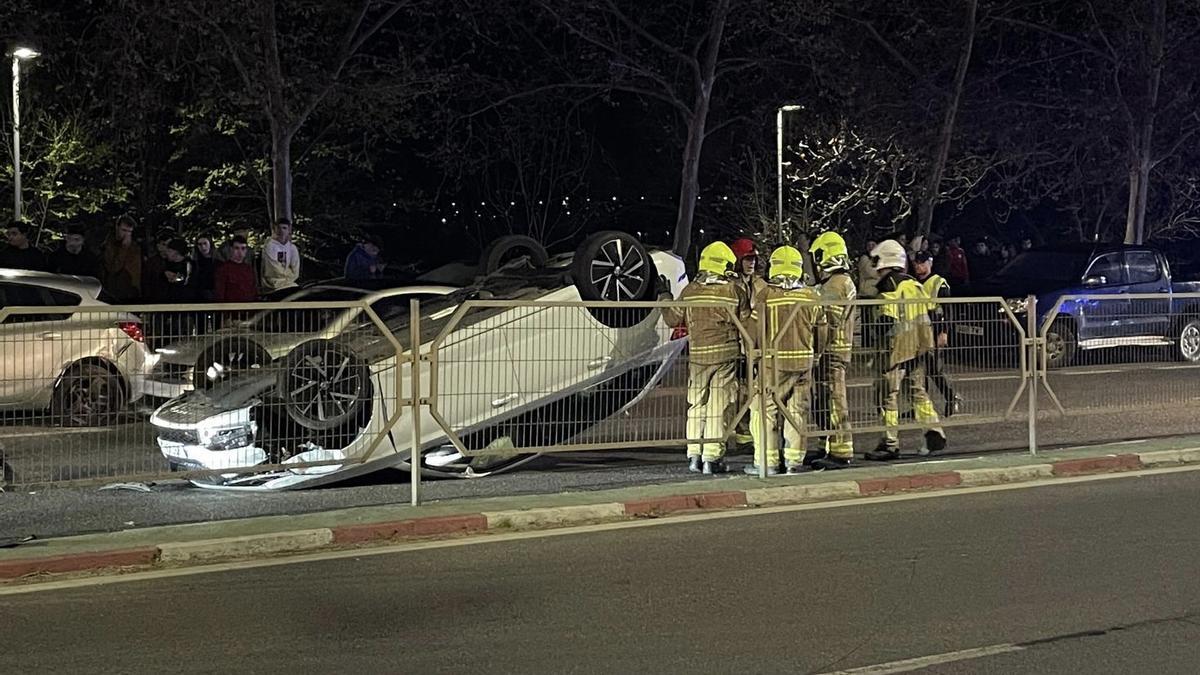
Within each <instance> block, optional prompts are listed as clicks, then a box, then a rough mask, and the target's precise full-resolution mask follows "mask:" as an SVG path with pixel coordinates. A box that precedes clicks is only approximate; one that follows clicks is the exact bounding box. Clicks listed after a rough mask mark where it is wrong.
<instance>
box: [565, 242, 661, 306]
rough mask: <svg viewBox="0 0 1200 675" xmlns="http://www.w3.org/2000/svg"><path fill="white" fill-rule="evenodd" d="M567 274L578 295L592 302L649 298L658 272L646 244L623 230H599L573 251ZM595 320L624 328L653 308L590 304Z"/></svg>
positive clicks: (651, 298) (652, 293)
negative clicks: (594, 306)
mask: <svg viewBox="0 0 1200 675" xmlns="http://www.w3.org/2000/svg"><path fill="white" fill-rule="evenodd" d="M571 278H572V279H573V280H574V282H575V288H576V289H578V291H579V297H580V298H582V299H583V300H586V301H591V302H596V301H605V302H630V301H638V300H653V299H654V296H655V286H656V284H657V281H658V273H657V272H656V271H655V269H654V260H653V259H651V258H650V253H649V252H648V251H646V247H645V246H642V243H641V242H640V241H638V240H637V238H635V237H633V236H632V235H629V234H626V233H624V232H617V231H608V232H599V233H597V234H594V235H592V236H590V237H588V238H587V239H586V240H584V242H583V243H582V244H580V246H579V248H578V249H576V251H575V257H574V259H573V260H572V262H571ZM589 311H590V312H591V313H592V316H594V317H595V318H596V319H597V320H598V321H600V322H601V323H603V324H604V325H606V326H608V327H610V328H628V327H630V326H634V325H637V324H639V323H641V322H642V321H645V320H646V318H647V317H648V316H650V315H651V314H652V313H653V312H654V310H651V309H645V308H636V309H618V308H608V307H605V308H591V309H590V310H589Z"/></svg>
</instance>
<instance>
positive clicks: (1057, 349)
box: [1046, 319, 1077, 368]
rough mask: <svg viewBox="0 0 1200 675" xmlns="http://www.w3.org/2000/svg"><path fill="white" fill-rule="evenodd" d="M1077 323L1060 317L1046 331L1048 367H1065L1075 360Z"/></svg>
mask: <svg viewBox="0 0 1200 675" xmlns="http://www.w3.org/2000/svg"><path fill="white" fill-rule="evenodd" d="M1076 349H1077V344H1076V337H1075V324H1073V323H1071V322H1070V321H1066V320H1062V319H1058V320H1056V321H1055V322H1054V323H1052V324H1050V330H1048V331H1046V367H1047V368H1065V367H1066V366H1069V365H1071V364H1072V363H1074V362H1075V354H1076Z"/></svg>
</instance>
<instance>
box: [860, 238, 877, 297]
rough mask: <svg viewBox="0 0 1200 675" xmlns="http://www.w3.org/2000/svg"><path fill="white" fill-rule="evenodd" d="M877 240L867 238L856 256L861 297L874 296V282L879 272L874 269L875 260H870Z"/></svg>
mask: <svg viewBox="0 0 1200 675" xmlns="http://www.w3.org/2000/svg"><path fill="white" fill-rule="evenodd" d="M876 246H878V242H876V241H875V240H874V239H869V240H867V248H866V249H865V251H864V253H863V254H862V255H861V256H859V257H858V295H859V297H861V298H873V297H875V283H876V282H878V281H879V273H878V272H876V271H875V262H874V261H873V260H871V251H874V250H875V247H876Z"/></svg>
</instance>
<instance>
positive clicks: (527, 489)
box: [0, 363, 1200, 537]
mask: <svg viewBox="0 0 1200 675" xmlns="http://www.w3.org/2000/svg"><path fill="white" fill-rule="evenodd" d="M955 381H956V382H957V386H958V389H959V390H960V392H961V393H962V395H963V396H964V398H965V399H966V410H965V413H964V414H963V415H962V416H960V417H956V418H955V420H956V421H961V422H969V421H970V420H972V419H978V418H979V417H980V416H985V417H996V416H1001V415H1003V413H1004V412H1005V411H1006V410H1007V407H1008V405H1009V403H1010V401H1011V399H1012V397H1013V395H1014V394H1015V393H1016V392H1017V388H1018V385H1019V379H1015V372H1013V371H1011V370H1008V371H1006V370H993V371H979V370H965V369H960V370H958V372H956V373H955ZM1050 382H1051V385H1052V387H1053V388H1054V390H1055V391H1056V392H1057V395H1058V397H1059V399H1060V401H1061V402H1062V404H1063V405H1064V407H1066V408H1068V409H1069V410H1070V411H1071V412H1073V413H1075V412H1081V411H1091V412H1092V413H1094V414H1080V415H1072V416H1067V417H1061V416H1058V415H1057V413H1056V412H1055V409H1054V408H1053V403H1052V401H1051V400H1050V398H1049V397H1048V396H1046V395H1045V394H1044V393H1043V394H1042V395H1041V396H1039V401H1040V403H1039V405H1040V406H1041V410H1042V412H1043V414H1045V415H1048V416H1046V417H1044V418H1043V419H1042V420H1041V421H1040V422H1039V437H1040V443H1041V445H1042V447H1044V448H1045V447H1055V446H1058V447H1062V446H1074V445H1081V444H1084V443H1090V442H1108V441H1119V440H1127V439H1138V438H1148V437H1155V436H1166V435H1178V434H1189V433H1198V432H1200V416H1197V415H1196V414H1195V412H1194V411H1195V410H1196V401H1197V399H1198V397H1200V372H1198V371H1197V368H1196V367H1195V366H1182V365H1180V364H1171V363H1150V364H1145V365H1139V364H1117V365H1113V364H1096V365H1090V366H1083V367H1077V368H1071V369H1065V370H1061V371H1052V372H1051V374H1050ZM853 384H854V385H856V386H854V387H852V389H851V396H852V405H853V406H854V407H855V408H857V409H858V410H859V412H860V415H859V420H858V421H859V423H871V420H870V419H869V415H868V413H867V411H869V409H870V402H869V396H870V392H871V388H870V385H869V382H868V381H867V380H865V379H861V378H860V379H858V380H856V381H854V382H853ZM680 404H681V397H680V395H679V394H678V392H674V393H672V392H671V391H670V390H663V391H660V392H656V397H653V398H652V399H650V400H648V401H647V402H646V403H645V404H643V405H642V406H640V407H639V408H638V409H637V410H636V411H635V412H634V414H633V415H631V416H629V417H621V418H618V419H614V420H611V421H609V422H607V423H605V424H604V425H601V427H600V428H598V429H597V430H595V432H594V433H595V434H596V435H597V436H599V437H601V438H605V437H607V438H616V439H621V440H629V439H637V438H653V437H654V434H655V433H660V434H662V433H667V434H676V431H675V430H674V428H673V427H674V426H675V425H679V424H681V423H682V422H681V417H680V415H681V407H680ZM1024 410H1025V402H1024V401H1021V403H1020V405H1018V407H1017V412H1018V413H1023V412H1024ZM949 436H950V446H949V448H948V449H947V454H951V455H955V454H957V455H973V454H978V453H981V452H1013V451H1023V450H1024V449H1025V448H1026V447H1027V436H1028V432H1027V429H1026V425H1025V423H1024V422H1023V421H1019V420H1017V421H1012V422H1005V423H987V424H979V425H974V426H961V427H953V428H951V429H950V430H949ZM668 437H669V436H668ZM902 439H905V441H906V442H907V443H908V444H909V447H910V448H912V449H915V448H916V447H917V446H918V445H919V442H920V441H919V440H918V439H917V438H916V436H915V434H912V433H906V434H903V435H902ZM856 440H857V443H858V447H859V449H860V451H861V450H867V449H870V448H871V447H873V446H874V442H875V436H874V434H859V435H858V436H857V439H856ZM0 442H2V443H3V444H4V449H5V453H6V455H7V457H8V461H9V462H10V463H11V464H12V465H13V467H14V469H15V470H16V471H17V473H18V476H20V477H23V478H25V479H30V478H31V477H35V476H39V475H40V476H42V477H44V478H50V479H53V478H55V477H57V478H58V479H69V478H88V477H96V476H103V475H111V476H120V475H122V474H130V473H139V472H143V473H144V472H147V471H151V470H164V469H165V467H163V466H162V460H161V455H159V454H158V451H157V449H156V447H155V445H154V439H153V433H152V430H151V429H150V428H149V427H148V426H147V425H145V424H144V423H141V422H132V423H129V424H124V425H120V426H116V427H112V428H107V429H48V428H39V427H36V426H30V425H24V426H7V427H0ZM681 454H682V453H681V451H680V450H673V449H656V450H622V451H603V450H597V451H589V452H576V453H563V454H558V455H553V456H548V457H543V458H539V459H537V460H535V461H534V462H532V463H530V464H527V465H524V466H523V467H522V468H520V469H518V470H517V471H514V472H512V473H509V474H503V475H497V476H491V477H488V478H484V479H479V480H453V479H451V480H429V481H426V482H425V483H424V485H423V489H424V498H425V499H427V500H449V499H459V498H471V497H490V496H500V495H516V494H545V493H556V492H564V491H580V490H596V489H605V488H613V487H623V486H635V485H642V484H651V483H658V482H663V481H675V480H704V479H703V478H700V477H696V476H693V475H692V474H688V473H687V472H686V470H685V467H684V466H683V463H682V461H681ZM746 459H748V457H734V461H735V463H738V462H742V461H745V460H746ZM114 480H115V479H114ZM153 489H154V492H152V493H135V492H114V491H100V490H98V489H97V486H95V485H93V486H89V487H79V488H51V489H43V488H39V489H36V490H15V491H11V492H9V493H5V494H0V534H9V535H14V534H36V535H38V536H40V537H49V536H61V535H66V534H78V533H84V532H96V531H112V530H120V529H125V528H129V527H142V526H149V525H161V524H173V523H186V522H198V521H208V520H214V519H222V518H242V517H250V516H258V515H276V514H293V513H309V512H315V511H323V510H328V509H336V508H346V507H353V506H369V505H379V504H390V503H406V502H407V501H408V500H409V485H408V476H407V474H405V473H402V472H400V471H383V472H380V473H377V474H375V475H373V476H369V477H367V478H365V479H360V480H357V481H355V482H353V483H350V484H343V485H339V486H335V487H330V488H323V489H317V490H307V491H301V492H288V493H273V494H264V493H258V494H245V493H239V494H229V493H214V492H211V491H207V490H200V489H197V488H192V487H190V486H188V485H187V484H184V483H181V482H163V483H159V484H158V485H155V486H154V488H153Z"/></svg>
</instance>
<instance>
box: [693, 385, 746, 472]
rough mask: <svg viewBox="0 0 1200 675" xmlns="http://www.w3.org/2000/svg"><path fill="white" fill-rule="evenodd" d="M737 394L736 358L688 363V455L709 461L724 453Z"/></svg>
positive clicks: (719, 457)
mask: <svg viewBox="0 0 1200 675" xmlns="http://www.w3.org/2000/svg"><path fill="white" fill-rule="evenodd" d="M737 396H738V379H737V362H736V361H728V362H726V363H720V364H716V365H703V364H699V363H689V364H688V412H687V437H688V439H689V442H688V449H687V455H688V457H702V458H703V459H704V461H706V462H710V461H713V460H717V459H721V458H722V457H724V456H725V436H726V434H727V432H728V431H729V426H730V425H731V424H732V423H733V414H734V413H735V412H736V410H735V406H736V405H737ZM699 439H704V440H703V441H700V440H699Z"/></svg>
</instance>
